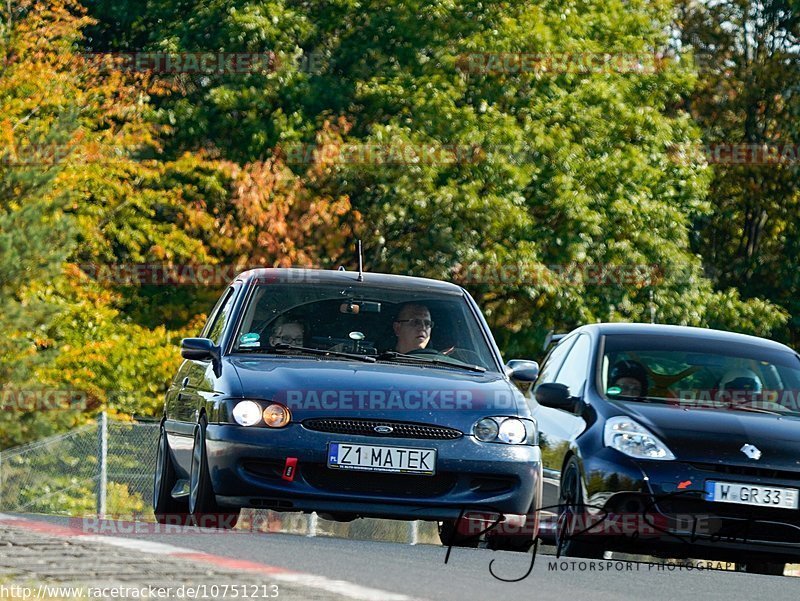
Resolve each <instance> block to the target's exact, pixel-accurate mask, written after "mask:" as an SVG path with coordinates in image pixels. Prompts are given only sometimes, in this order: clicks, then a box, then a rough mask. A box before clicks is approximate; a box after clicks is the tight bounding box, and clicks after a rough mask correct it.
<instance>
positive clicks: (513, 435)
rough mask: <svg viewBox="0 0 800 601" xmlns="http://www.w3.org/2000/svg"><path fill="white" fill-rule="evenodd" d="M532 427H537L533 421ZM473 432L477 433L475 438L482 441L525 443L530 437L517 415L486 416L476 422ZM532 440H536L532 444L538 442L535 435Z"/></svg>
mask: <svg viewBox="0 0 800 601" xmlns="http://www.w3.org/2000/svg"><path fill="white" fill-rule="evenodd" d="M526 421H527V420H526ZM531 427H532V428H534V429H535V426H534V425H533V423H531ZM472 432H473V434H475V438H477V439H478V440H480V441H482V442H503V443H506V444H523V443H525V442H526V441H527V438H528V431H527V429H526V428H525V424H524V423H523V421H522V420H520V419H517V418H515V417H484V418H483V419H481V420H478V421H477V422H476V423H475V425H474V426H473V427H472ZM531 440H533V441H534V442H533V443H532V444H536V442H535V440H536V436H535V435H534V436H533V438H532V439H531Z"/></svg>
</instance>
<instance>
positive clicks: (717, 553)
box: [581, 449, 800, 561]
mask: <svg viewBox="0 0 800 601" xmlns="http://www.w3.org/2000/svg"><path fill="white" fill-rule="evenodd" d="M584 468H585V472H584V473H585V477H586V480H587V481H588V482H594V485H591V484H590V485H589V486H590V488H589V490H588V491H587V492H588V499H587V502H588V504H589V505H590V506H591V507H589V508H588V509H587V513H588V514H590V515H591V518H587V520H586V522H584V525H588V526H589V528H588V529H587V530H586V532H584V533H583V536H582V537H581V538H582V540H585V541H586V542H596V543H598V544H602V546H603V547H604V548H605V549H607V550H619V551H628V552H639V553H641V552H645V553H647V554H648V555H662V556H668V557H676V556H677V557H683V556H685V557H702V558H706V559H715V560H722V561H736V560H741V557H742V555H744V554H746V556H747V558H748V559H750V560H751V561H753V560H758V559H762V560H773V561H796V560H797V558H799V557H800V510H799V509H783V508H775V507H759V506H751V505H744V504H732V503H721V502H716V501H707V500H706V499H705V485H706V482H707V481H711V480H715V481H723V482H732V483H740V484H752V485H760V486H773V487H780V488H795V489H798V488H800V474H798V476H797V477H793V475H792V474H791V472H779V471H776V470H769V469H761V468H756V467H752V466H748V467H737V466H730V465H723V464H710V463H691V462H681V461H641V460H633V459H631V458H628V457H627V456H624V455H622V454H621V453H618V452H616V451H614V450H612V449H604V450H603V451H602V452H600V453H598V454H597V456H596V457H595V458H593V459H592V460H591V461H586V462H585V464H584ZM592 473H595V474H599V473H602V475H603V477H602V478H595V479H594V480H592ZM601 508H602V509H601ZM592 519H593V520H594V521H591V520H592ZM595 523H596V524H598V525H597V526H596V527H593V526H592V524H595Z"/></svg>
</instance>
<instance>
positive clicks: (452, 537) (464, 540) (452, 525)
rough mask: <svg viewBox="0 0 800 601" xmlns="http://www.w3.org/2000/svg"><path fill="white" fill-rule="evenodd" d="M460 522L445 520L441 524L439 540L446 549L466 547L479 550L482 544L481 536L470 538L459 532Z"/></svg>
mask: <svg viewBox="0 0 800 601" xmlns="http://www.w3.org/2000/svg"><path fill="white" fill-rule="evenodd" d="M457 522H458V520H445V521H444V522H439V540H440V541H442V544H443V545H444V546H445V547H464V548H468V549H477V548H478V544H479V543H480V537H479V536H468V535H465V534H461V533H460V532H459V531H458V526H457Z"/></svg>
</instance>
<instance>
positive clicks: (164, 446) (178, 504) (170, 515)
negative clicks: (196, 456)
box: [153, 423, 188, 524]
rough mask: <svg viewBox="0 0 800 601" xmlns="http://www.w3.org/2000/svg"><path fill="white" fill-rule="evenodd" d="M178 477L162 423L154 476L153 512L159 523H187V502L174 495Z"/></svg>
mask: <svg viewBox="0 0 800 601" xmlns="http://www.w3.org/2000/svg"><path fill="white" fill-rule="evenodd" d="M177 481H178V479H177V477H176V475H175V466H174V465H173V464H172V457H171V456H170V452H169V444H168V441H167V431H166V429H165V428H164V424H163V423H162V424H161V427H160V428H159V433H158V447H157V450H156V470H155V474H154V476H153V514H154V515H155V518H156V521H157V522H158V523H159V524H175V523H179V524H186V519H187V518H186V516H187V509H188V507H187V504H186V503H185V502H183V501H180V500H178V499H175V498H173V497H172V489H173V488H174V487H175V484H176V483H177Z"/></svg>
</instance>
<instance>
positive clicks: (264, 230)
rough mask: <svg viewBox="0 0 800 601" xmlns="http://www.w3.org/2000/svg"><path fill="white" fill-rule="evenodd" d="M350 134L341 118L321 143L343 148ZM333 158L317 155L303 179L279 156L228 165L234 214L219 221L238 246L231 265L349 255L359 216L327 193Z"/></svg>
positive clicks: (313, 261) (308, 262) (326, 260)
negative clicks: (347, 251) (343, 138)
mask: <svg viewBox="0 0 800 601" xmlns="http://www.w3.org/2000/svg"><path fill="white" fill-rule="evenodd" d="M348 129H349V125H348V124H347V123H346V122H345V121H344V120H343V119H340V120H339V122H338V123H337V125H336V126H335V127H334V126H331V124H330V123H328V122H326V123H325V126H324V128H323V130H322V131H321V132H320V133H319V135H318V137H317V142H318V144H336V143H339V144H341V133H342V132H346V131H347V130H348ZM329 156H330V155H325V154H324V153H318V154H316V155H315V156H313V157H312V159H311V161H310V163H309V164H308V166H307V169H306V172H305V174H303V175H296V174H295V173H294V172H293V171H292V170H291V169H290V168H289V167H288V166H287V165H286V163H285V162H284V158H283V157H280V156H277V157H275V158H271V159H269V160H266V161H259V162H255V163H250V164H248V165H245V166H244V167H239V166H238V165H234V164H232V163H227V165H228V167H229V169H230V174H231V179H232V184H231V187H232V190H233V197H232V199H231V209H232V210H231V211H228V212H227V214H225V215H224V216H223V217H222V218H221V219H220V222H221V223H220V227H219V231H220V232H221V234H222V235H223V236H225V237H226V239H229V240H230V239H233V240H234V241H235V244H234V246H233V248H231V249H230V250H229V252H230V253H231V254H232V255H233V256H232V257H231V259H233V262H236V263H239V264H246V265H248V266H252V265H267V266H274V267H285V266H291V265H296V266H312V265H314V266H321V265H322V266H324V265H330V264H332V263H334V262H336V261H337V260H338V259H339V257H341V256H342V254H343V252H345V251H346V250H349V248H350V246H349V245H350V244H351V243H352V239H353V236H354V233H353V232H354V229H355V227H356V226H357V225H358V224H359V223H360V222H361V216H360V214H359V213H358V212H357V211H354V210H353V209H352V207H351V205H350V200H349V198H347V197H346V196H333V195H331V194H330V193H329V192H327V190H326V178H327V177H328V174H329V173H330V170H331V168H332V164H329ZM326 161H328V162H326Z"/></svg>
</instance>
